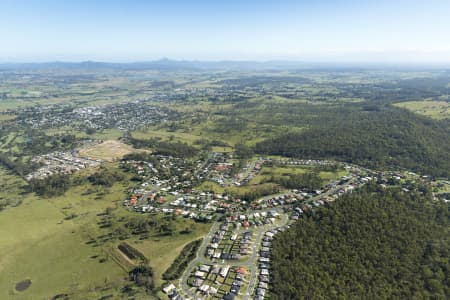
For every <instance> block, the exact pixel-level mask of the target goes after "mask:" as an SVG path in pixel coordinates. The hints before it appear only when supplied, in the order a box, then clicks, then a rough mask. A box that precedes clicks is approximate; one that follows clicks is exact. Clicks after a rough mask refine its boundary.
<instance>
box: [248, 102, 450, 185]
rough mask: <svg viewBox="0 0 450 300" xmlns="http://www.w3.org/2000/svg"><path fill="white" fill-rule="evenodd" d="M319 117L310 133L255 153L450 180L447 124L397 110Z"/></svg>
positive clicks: (272, 142) (266, 144) (276, 140)
mask: <svg viewBox="0 0 450 300" xmlns="http://www.w3.org/2000/svg"><path fill="white" fill-rule="evenodd" d="M345 113H346V114H345ZM317 118H318V119H317V120H315V121H312V124H310V125H309V126H308V129H306V130H303V131H300V132H288V133H286V134H282V135H279V136H275V137H273V138H269V139H266V140H265V141H263V142H260V143H257V144H256V146H255V152H256V153H260V154H271V155H283V156H288V157H301V158H329V159H336V160H342V161H348V162H352V163H356V164H361V165H365V166H368V167H373V168H385V167H390V166H395V167H403V168H406V169H411V170H414V171H416V172H419V173H423V174H430V175H434V176H446V177H447V176H450V129H449V128H448V126H446V125H445V123H442V122H435V121H433V120H430V119H427V118H424V117H420V116H416V115H414V114H412V113H409V112H407V111H404V110H400V109H395V108H389V109H381V110H377V111H367V110H365V109H364V108H360V109H355V108H352V109H348V110H347V109H341V110H339V109H337V110H336V111H335V112H334V113H332V114H330V113H323V114H322V115H320V113H319V115H318V117H317Z"/></svg>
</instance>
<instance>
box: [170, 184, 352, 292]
mask: <svg viewBox="0 0 450 300" xmlns="http://www.w3.org/2000/svg"><path fill="white" fill-rule="evenodd" d="M355 181H356V178H354V177H353V178H351V179H350V180H349V181H347V182H346V183H344V184H342V185H339V186H336V187H334V188H331V189H329V190H328V191H326V192H324V193H322V194H320V195H317V196H314V197H312V198H310V200H316V199H320V198H322V197H326V196H329V195H331V194H332V193H334V192H336V191H337V190H339V189H343V188H345V187H347V186H349V185H351V184H353V183H355ZM288 194H291V192H288V193H279V194H275V195H270V196H266V197H264V198H262V199H270V198H273V197H277V196H282V195H288ZM273 209H275V208H267V209H263V210H260V211H270V210H273ZM279 209H281V207H278V208H277V211H279ZM258 211H259V210H258ZM255 212H256V211H255ZM279 212H280V211H279ZM288 222H289V219H288V215H287V214H284V213H281V222H276V224H268V225H264V226H260V227H256V228H255V229H256V238H255V240H254V242H253V245H252V254H251V255H250V257H248V258H247V259H246V260H244V261H225V262H220V261H219V262H213V261H211V260H210V259H209V258H207V257H205V252H206V249H207V247H208V245H209V244H210V242H211V239H212V238H213V236H214V234H215V233H216V231H217V230H218V229H219V227H220V225H221V223H219V222H216V223H214V224H213V226H212V227H211V229H210V231H209V233H208V235H207V236H206V237H205V238H204V239H203V242H202V244H201V245H200V247H199V249H198V251H197V256H196V257H195V259H193V260H192V261H191V262H190V263H189V265H188V267H187V268H186V269H185V271H184V273H183V274H182V276H181V278H180V279H179V287H180V288H181V291H180V292H181V294H182V295H184V296H185V297H187V298H188V299H201V298H202V297H201V296H197V295H196V292H195V288H192V287H189V285H188V284H187V280H188V278H189V276H190V274H191V273H192V271H193V270H194V269H195V268H196V267H197V266H198V265H200V264H213V265H217V266H219V267H220V266H225V265H233V266H242V267H245V268H247V270H248V271H249V272H250V279H249V282H248V286H247V290H246V291H245V292H244V293H242V294H241V296H243V298H244V299H245V300H248V299H250V297H251V296H252V295H253V292H254V290H255V287H256V283H257V279H258V275H259V270H258V261H257V260H258V249H259V247H260V246H261V241H262V238H263V236H264V234H265V232H266V231H268V230H271V229H273V228H276V227H280V226H284V225H286V224H287V223H288ZM241 231H243V230H236V231H235V232H241Z"/></svg>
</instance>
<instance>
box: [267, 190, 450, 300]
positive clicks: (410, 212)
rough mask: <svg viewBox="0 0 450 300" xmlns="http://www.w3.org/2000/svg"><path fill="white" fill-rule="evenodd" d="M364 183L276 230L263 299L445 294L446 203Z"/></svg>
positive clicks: (449, 284) (449, 227)
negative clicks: (270, 286)
mask: <svg viewBox="0 0 450 300" xmlns="http://www.w3.org/2000/svg"><path fill="white" fill-rule="evenodd" d="M375 189H376V188H375V187H366V188H363V189H362V190H361V191H357V192H354V193H353V194H350V195H347V196H344V197H342V198H340V199H339V200H337V201H336V202H335V203H333V204H331V205H330V206H328V207H322V208H320V209H318V210H317V211H315V212H314V213H313V214H310V215H307V216H306V215H305V216H304V217H303V218H301V219H300V220H299V221H298V222H296V223H295V225H293V227H291V228H290V229H289V230H288V231H286V232H283V233H280V234H278V235H277V236H276V239H275V241H274V248H273V278H272V280H273V289H272V290H271V299H449V298H450V263H449V259H450V214H449V204H445V203H443V202H439V203H437V202H432V201H431V200H430V199H429V197H426V196H423V195H419V194H415V193H412V194H406V193H403V192H401V191H400V190H395V191H393V190H392V191H390V190H388V191H376V190H375Z"/></svg>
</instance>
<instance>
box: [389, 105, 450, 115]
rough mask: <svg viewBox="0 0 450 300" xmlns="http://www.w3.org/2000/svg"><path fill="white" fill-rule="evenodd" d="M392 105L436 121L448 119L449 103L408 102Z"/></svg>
mask: <svg viewBox="0 0 450 300" xmlns="http://www.w3.org/2000/svg"><path fill="white" fill-rule="evenodd" d="M394 105H395V106H398V107H402V108H406V109H408V110H410V111H412V112H414V113H417V114H420V115H424V116H427V117H430V118H433V119H437V120H442V119H448V118H450V103H449V102H445V101H408V102H401V103H395V104H394Z"/></svg>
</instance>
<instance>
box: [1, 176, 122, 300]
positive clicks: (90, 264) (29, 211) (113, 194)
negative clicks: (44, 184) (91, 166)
mask: <svg viewBox="0 0 450 300" xmlns="http://www.w3.org/2000/svg"><path fill="white" fill-rule="evenodd" d="M89 189H92V192H91V193H86V191H88V190H89ZM123 190H124V186H122V185H119V184H117V185H115V186H113V187H112V188H110V189H108V190H102V189H96V188H92V187H91V186H90V185H80V186H77V187H73V188H71V189H69V191H67V192H66V194H65V195H64V196H61V197H55V198H52V199H40V198H38V197H35V196H34V195H32V194H27V195H25V196H22V197H23V198H22V204H21V205H20V206H19V207H9V208H6V209H5V210H3V211H1V212H0V274H1V275H0V299H50V298H51V297H53V296H55V295H57V294H65V293H68V294H76V295H77V296H80V297H81V298H83V299H98V298H99V297H101V296H103V295H105V293H106V294H111V293H114V290H111V289H108V287H113V286H117V285H118V284H120V282H121V280H122V278H124V277H127V274H126V273H125V272H124V270H123V269H122V268H121V267H120V266H119V265H117V264H116V263H115V262H114V261H113V260H112V259H110V258H109V257H108V256H107V255H106V252H105V251H104V249H103V248H102V247H94V246H93V245H90V244H88V243H87V241H89V239H90V237H89V236H91V235H97V234H99V231H98V229H97V225H96V220H97V218H98V217H97V214H98V213H101V212H103V211H104V210H105V208H107V207H112V206H114V205H115V202H116V201H118V200H121V199H123V197H124V194H123ZM14 191H16V192H18V191H17V188H15V189H14ZM9 192H13V190H9ZM100 193H103V194H104V195H103V197H98V195H99V194H100ZM69 216H75V217H73V218H70V219H69V218H68V217H69ZM27 279H29V280H31V281H32V284H31V286H30V287H29V288H28V289H26V290H24V291H22V292H18V291H16V290H15V286H16V284H17V283H19V282H21V281H23V280H27ZM101 287H107V288H106V289H105V290H101Z"/></svg>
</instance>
